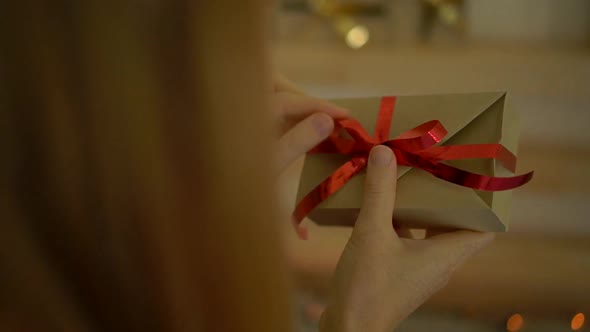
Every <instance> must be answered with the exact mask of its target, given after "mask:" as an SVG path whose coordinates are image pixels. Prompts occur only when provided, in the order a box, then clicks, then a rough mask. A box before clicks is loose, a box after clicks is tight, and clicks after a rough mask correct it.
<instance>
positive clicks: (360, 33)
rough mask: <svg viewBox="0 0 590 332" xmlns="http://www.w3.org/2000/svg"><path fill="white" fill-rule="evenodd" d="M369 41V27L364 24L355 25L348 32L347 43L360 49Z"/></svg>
mask: <svg viewBox="0 0 590 332" xmlns="http://www.w3.org/2000/svg"><path fill="white" fill-rule="evenodd" d="M368 41H369V29H367V27H365V26H362V25H355V26H354V27H352V29H350V30H348V32H347V33H346V45H348V47H350V48H354V49H359V48H361V47H363V46H365V44H366V43H367V42H368Z"/></svg>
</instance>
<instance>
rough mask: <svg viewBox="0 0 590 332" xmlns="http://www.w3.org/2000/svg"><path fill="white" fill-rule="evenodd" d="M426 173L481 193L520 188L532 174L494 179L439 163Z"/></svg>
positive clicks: (493, 177)
mask: <svg viewBox="0 0 590 332" xmlns="http://www.w3.org/2000/svg"><path fill="white" fill-rule="evenodd" d="M427 172H429V173H431V174H432V175H434V176H436V177H437V178H439V179H442V180H445V181H447V182H451V183H454V184H457V185H460V186H463V187H468V188H472V189H477V190H483V191H503V190H510V189H514V188H517V187H520V186H522V185H524V184H526V183H527V182H529V181H530V180H531V179H532V177H533V173H534V172H529V173H526V174H522V175H516V176H510V177H495V176H488V175H482V174H476V173H472V172H468V171H465V170H462V169H459V168H456V167H453V166H450V165H446V164H441V163H438V164H436V167H434V169H430V170H427Z"/></svg>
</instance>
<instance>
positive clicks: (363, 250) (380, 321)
mask: <svg viewBox="0 0 590 332" xmlns="http://www.w3.org/2000/svg"><path fill="white" fill-rule="evenodd" d="M273 99H274V102H275V105H274V106H275V109H276V110H277V112H278V114H279V119H280V128H281V137H280V138H279V141H278V150H277V151H278V152H277V164H278V166H279V168H280V169H285V168H287V167H288V166H289V165H290V164H291V163H292V162H293V161H295V160H296V159H298V158H299V157H301V156H303V155H304V154H305V152H306V151H308V150H309V149H311V148H313V147H314V146H315V145H317V144H318V143H319V142H321V141H322V140H324V139H325V138H326V137H327V136H328V135H329V134H330V132H331V131H332V129H333V127H334V120H333V119H334V118H340V117H345V116H346V115H347V111H346V110H344V109H342V108H340V107H338V106H336V105H333V104H330V103H328V102H326V101H324V100H321V99H317V98H314V97H311V96H308V95H306V94H305V93H304V92H303V91H301V89H299V88H297V87H296V86H295V85H294V84H293V83H291V82H289V81H288V80H286V79H285V78H284V77H282V76H281V75H278V74H277V75H275V80H274V98H273ZM396 172H397V164H396V160H395V155H394V154H393V153H392V151H391V150H390V149H389V148H387V147H385V146H376V147H374V148H373V150H372V151H371V153H370V156H369V164H368V167H367V179H366V183H365V193H364V202H363V205H362V208H361V212H360V214H359V217H358V219H357V222H356V225H355V227H354V230H353V232H352V235H351V236H350V238H349V239H348V243H347V244H346V247H345V249H344V251H343V252H342V255H341V257H340V259H339V261H338V264H337V267H336V270H335V273H334V276H333V279H332V283H331V290H330V292H329V300H328V304H327V306H326V307H325V310H323V313H322V314H321V320H320V331H343V332H346V331H370V332H373V331H375V332H381V331H384V332H385V331H387V332H390V331H393V329H395V328H396V327H397V326H398V325H399V324H400V323H401V321H402V320H403V319H405V318H406V317H407V316H408V315H409V314H410V313H412V312H413V311H414V310H415V309H416V308H417V307H419V306H420V305H421V304H422V303H424V301H426V300H427V299H428V298H429V297H430V296H431V295H432V294H433V293H435V292H436V291H438V290H439V289H440V288H442V287H443V286H444V285H445V284H446V283H447V281H448V279H449V278H450V276H451V274H452V273H453V271H454V270H455V269H456V268H457V267H458V266H460V265H461V264H462V263H463V262H464V261H465V260H467V259H468V258H470V257H471V256H473V255H474V254H476V253H477V252H478V251H479V250H481V249H482V248H483V247H485V246H486V245H488V244H489V243H490V242H492V240H493V238H494V235H493V233H478V232H470V231H454V232H448V233H443V234H435V235H432V234H429V233H428V232H427V235H426V238H424V239H419V240H418V239H414V238H412V236H411V234H410V233H409V232H408V230H405V229H400V230H394V229H393V228H392V224H391V220H392V218H393V215H394V214H395V195H396V178H397V177H396ZM322 309H323V308H322Z"/></svg>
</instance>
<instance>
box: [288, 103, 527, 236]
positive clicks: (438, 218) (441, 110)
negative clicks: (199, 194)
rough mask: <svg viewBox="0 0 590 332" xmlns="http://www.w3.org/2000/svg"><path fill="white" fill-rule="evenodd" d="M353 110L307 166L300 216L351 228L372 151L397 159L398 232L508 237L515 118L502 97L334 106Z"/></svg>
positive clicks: (516, 181)
mask: <svg viewBox="0 0 590 332" xmlns="http://www.w3.org/2000/svg"><path fill="white" fill-rule="evenodd" d="M332 102H334V103H336V104H338V105H341V106H343V107H346V108H347V109H349V110H350V111H351V115H350V119H345V120H341V121H338V122H337V123H336V129H335V131H334V133H333V134H332V136H331V137H330V138H329V139H328V140H326V141H325V142H323V143H322V144H320V145H319V146H318V147H316V149H314V150H312V151H310V153H308V154H307V155H306V157H305V163H304V166H303V171H302V175H301V180H300V185H299V190H298V194H297V201H298V206H297V208H296V210H295V212H294V217H295V220H296V222H297V223H299V222H301V221H302V219H303V218H304V217H308V218H310V219H311V220H313V221H314V222H315V223H317V224H320V225H353V224H354V222H355V220H356V218H357V216H358V213H359V209H360V207H361V205H362V201H363V186H364V182H365V168H366V167H365V166H366V161H367V157H368V153H369V151H370V149H371V147H372V146H374V145H375V144H384V145H388V146H390V147H391V148H392V149H393V150H394V152H395V154H396V157H397V160H398V165H399V167H398V181H397V195H396V203H395V212H394V220H393V223H394V224H397V225H399V226H403V227H409V228H429V229H467V230H475V231H492V232H504V231H506V230H507V229H508V226H509V214H510V201H511V189H513V188H515V187H518V186H521V185H523V184H524V183H526V182H528V181H529V180H530V179H531V177H532V172H530V173H527V174H524V175H514V173H513V172H514V168H515V165H516V156H515V154H516V149H517V142H518V135H519V130H518V124H519V121H518V117H517V114H516V113H515V112H514V111H512V110H511V109H510V108H509V107H506V93H505V92H489V93H487V92H486V93H466V94H440V95H419V96H397V97H393V96H388V97H376V98H357V99H337V100H332Z"/></svg>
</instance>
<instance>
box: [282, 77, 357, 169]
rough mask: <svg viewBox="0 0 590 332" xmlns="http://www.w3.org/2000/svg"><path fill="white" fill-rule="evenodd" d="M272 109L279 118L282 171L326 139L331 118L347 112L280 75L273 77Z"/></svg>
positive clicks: (345, 114)
mask: <svg viewBox="0 0 590 332" xmlns="http://www.w3.org/2000/svg"><path fill="white" fill-rule="evenodd" d="M273 89H274V91H273V108H274V110H275V114H276V115H278V121H279V135H280V138H279V141H278V146H277V149H276V158H277V159H276V163H277V166H278V168H279V171H283V170H284V169H285V168H287V167H288V166H289V165H290V164H291V163H292V162H294V161H295V160H296V159H298V158H299V157H301V156H303V155H304V154H305V153H306V152H307V151H309V150H311V149H312V148H313V147H315V146H316V145H318V144H319V143H321V142H322V141H323V140H324V139H326V138H327V137H328V136H329V135H330V133H331V132H332V130H333V129H334V120H333V119H334V118H336V119H337V118H343V117H346V116H347V114H348V111H347V110H345V109H343V108H341V107H338V106H336V105H334V104H332V103H329V102H327V101H325V100H322V99H319V98H315V97H311V96H308V95H306V94H305V93H304V92H303V91H301V90H300V89H298V88H297V87H296V86H295V85H293V83H291V82H289V81H288V80H287V79H285V78H284V77H282V76H281V75H278V74H277V75H275V78H274V87H273Z"/></svg>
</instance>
